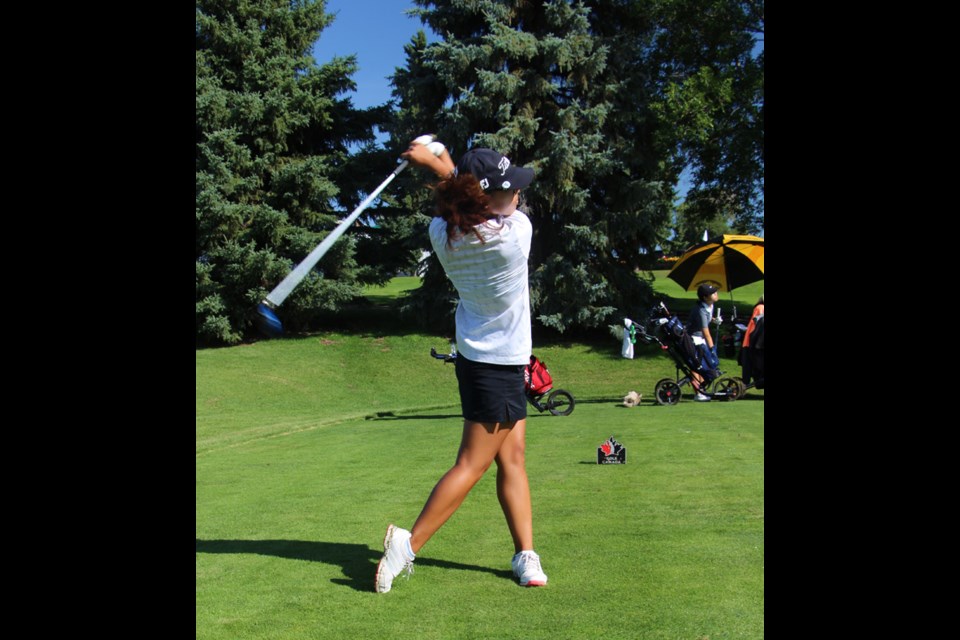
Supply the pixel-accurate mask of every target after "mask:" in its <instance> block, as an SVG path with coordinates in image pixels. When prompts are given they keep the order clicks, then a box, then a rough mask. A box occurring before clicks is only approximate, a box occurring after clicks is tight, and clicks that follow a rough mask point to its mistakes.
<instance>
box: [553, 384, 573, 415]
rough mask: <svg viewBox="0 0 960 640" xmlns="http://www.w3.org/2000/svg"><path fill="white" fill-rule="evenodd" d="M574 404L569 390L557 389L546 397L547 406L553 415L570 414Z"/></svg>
mask: <svg viewBox="0 0 960 640" xmlns="http://www.w3.org/2000/svg"><path fill="white" fill-rule="evenodd" d="M576 404H577V403H576V401H575V400H574V399H573V396H572V395H571V394H570V392H569V391H564V390H563V389H557V390H556V391H554V392H553V393H551V394H550V395H549V396H548V397H547V408H548V409H550V413H552V414H553V415H555V416H568V415H570V414H571V413H573V407H574V406H576Z"/></svg>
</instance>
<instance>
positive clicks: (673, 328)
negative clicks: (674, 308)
mask: <svg viewBox="0 0 960 640" xmlns="http://www.w3.org/2000/svg"><path fill="white" fill-rule="evenodd" d="M660 332H661V335H663V336H664V338H666V340H667V342H668V343H670V344H671V346H673V348H674V349H675V352H676V355H677V356H679V357H681V358H682V359H683V361H684V363H685V364H686V365H687V367H689V368H690V369H691V370H692V371H696V372H697V373H699V374H700V375H702V376H703V378H704V380H705V381H706V382H710V381H712V380H714V379H715V378H716V377H717V376H719V375H720V371H719V370H718V369H717V367H718V366H719V362H717V361H715V360H714V356H713V353H712V352H711V351H710V349H709V348H708V347H707V345H706V344H701V345H699V346H697V345H695V344H694V343H693V338H692V337H691V336H690V334H689V333H687V328H686V327H685V326H684V324H683V322H682V321H681V320H680V317H679V316H673V317H671V318H670V319H669V320H668V321H667V322H666V323H665V324H663V325H662V326H661V327H660ZM671 355H673V354H671ZM674 359H675V360H676V358H674ZM678 364H679V363H678Z"/></svg>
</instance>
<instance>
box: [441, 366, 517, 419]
mask: <svg viewBox="0 0 960 640" xmlns="http://www.w3.org/2000/svg"><path fill="white" fill-rule="evenodd" d="M456 366H457V384H458V385H459V387H460V407H461V409H462V410H463V418H464V419H465V420H470V421H471V422H514V421H516V420H522V419H523V418H526V417H527V396H526V394H525V393H524V389H523V386H524V383H523V370H524V368H525V365H522V364H490V363H487V362H474V361H473V360H467V359H466V358H464V357H463V354H458V355H457V363H456Z"/></svg>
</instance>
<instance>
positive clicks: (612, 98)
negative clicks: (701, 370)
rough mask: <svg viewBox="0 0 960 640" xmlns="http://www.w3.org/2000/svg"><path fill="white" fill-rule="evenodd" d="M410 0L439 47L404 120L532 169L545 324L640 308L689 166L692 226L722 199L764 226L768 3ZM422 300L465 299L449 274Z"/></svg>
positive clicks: (588, 320)
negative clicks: (454, 295)
mask: <svg viewBox="0 0 960 640" xmlns="http://www.w3.org/2000/svg"><path fill="white" fill-rule="evenodd" d="M414 1H415V2H416V4H417V5H419V6H420V7H421V9H420V10H418V13H419V15H420V16H421V19H422V20H424V21H425V22H426V23H427V24H429V25H430V26H431V27H432V28H433V30H434V31H435V32H437V33H439V34H441V35H442V37H443V41H442V42H437V43H434V44H432V45H429V46H421V47H419V48H417V47H414V48H413V49H412V50H409V51H408V65H412V66H409V67H408V71H410V73H398V74H397V75H396V76H395V77H394V83H395V85H396V87H397V91H396V95H397V97H398V99H399V107H400V110H399V112H398V122H400V123H402V122H404V121H405V119H406V121H409V120H416V121H417V122H418V124H419V125H420V126H429V123H430V122H431V121H432V123H433V128H434V129H436V132H437V133H438V134H440V138H441V140H443V141H444V142H445V143H447V145H448V146H449V147H451V151H452V152H454V158H455V159H456V158H457V157H458V155H459V154H462V153H463V152H464V151H465V150H466V149H467V148H468V147H470V146H487V147H492V148H494V149H497V150H499V151H501V152H503V153H505V154H506V155H508V156H509V157H510V158H511V160H513V161H514V162H516V163H518V164H522V165H525V166H531V167H533V168H534V169H535V170H536V173H537V177H536V180H535V181H534V183H533V185H532V186H531V187H530V188H529V189H528V190H527V191H526V193H525V195H526V198H527V204H528V211H529V213H530V216H531V220H532V222H533V225H534V238H533V247H532V251H531V303H532V305H533V314H534V317H535V318H536V319H537V320H538V321H539V323H540V324H542V325H544V326H547V327H551V328H553V329H555V330H557V331H561V332H562V331H567V330H570V329H575V328H576V329H589V328H593V327H598V326H602V325H603V324H604V323H606V322H608V321H609V320H610V319H611V318H614V317H617V315H618V314H622V315H629V316H633V317H638V316H640V315H642V314H643V312H644V311H645V309H646V308H647V305H648V304H649V301H650V298H651V290H650V287H649V285H648V284H647V282H646V281H645V280H644V279H642V278H639V277H638V271H640V270H643V269H648V268H651V267H652V266H653V261H654V255H655V253H654V250H655V248H656V247H657V245H658V244H661V243H663V242H665V241H666V238H667V237H668V236H669V234H670V232H671V221H672V219H673V214H674V210H675V199H676V185H677V182H678V179H679V176H680V174H681V172H682V171H683V169H684V168H685V167H686V166H688V165H689V166H691V167H692V169H693V171H694V176H695V186H694V189H693V190H692V192H691V194H688V202H689V204H688V206H687V207H686V209H687V210H688V211H689V212H691V213H688V214H687V216H688V217H689V218H690V220H689V223H690V224H691V225H694V224H697V222H698V221H697V216H698V215H702V216H704V218H707V217H709V218H710V219H714V218H716V217H717V216H718V215H720V214H718V213H717V212H716V211H714V210H712V209H710V205H716V203H724V204H725V205H727V206H728V207H729V210H726V211H724V212H723V214H722V216H721V217H726V216H727V214H728V213H729V214H731V215H732V216H733V219H735V220H736V222H737V224H739V225H740V226H741V227H743V230H745V231H746V230H749V227H750V226H751V225H755V224H756V223H757V219H756V211H757V208H758V202H759V206H761V207H762V191H761V185H762V164H763V163H762V125H763V123H762V78H763V63H762V57H761V58H760V59H759V60H754V59H753V58H752V57H751V56H750V50H751V47H752V42H753V37H754V35H755V34H756V33H757V32H762V10H763V5H762V1H761V2H741V1H737V0H709V2H706V3H705V2H700V1H699V0H697V1H694V0H645V1H642V0H591V1H590V2H587V3H585V2H583V1H580V0H576V1H574V0H547V1H545V2H540V1H537V2H534V1H531V0H414ZM411 54H415V56H414V57H415V59H413V58H411V57H410V55H411ZM418 119H419V120H418ZM409 133H412V132H409V131H404V132H395V135H402V136H406V137H405V139H406V140H409V139H410V137H412V136H409ZM758 194H759V200H758ZM431 271H433V269H431ZM420 295H421V296H422V297H423V298H424V299H423V300H420V301H419V307H418V308H419V309H421V311H422V310H426V309H430V308H434V309H437V308H439V309H452V306H451V305H450V304H449V303H448V301H449V300H450V297H451V296H450V290H449V285H448V284H447V283H446V282H445V281H444V280H443V279H442V278H439V277H437V278H432V279H428V280H426V281H425V285H424V288H423V291H421V292H420ZM431 300H432V301H433V304H432V306H431V304H430V301H431ZM421 317H423V314H421ZM450 326H452V323H450Z"/></svg>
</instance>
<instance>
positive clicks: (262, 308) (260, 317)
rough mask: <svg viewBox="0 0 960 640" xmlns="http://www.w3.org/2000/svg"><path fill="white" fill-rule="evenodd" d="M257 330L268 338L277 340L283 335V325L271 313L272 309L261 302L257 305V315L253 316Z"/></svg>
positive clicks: (275, 315)
mask: <svg viewBox="0 0 960 640" xmlns="http://www.w3.org/2000/svg"><path fill="white" fill-rule="evenodd" d="M254 324H256V326H257V330H259V331H260V333H262V334H263V335H265V336H266V337H268V338H279V337H280V336H282V335H283V323H281V322H280V318H278V317H277V314H275V313H274V312H273V309H271V308H270V307H268V306H267V305H266V304H264V303H263V302H261V303H260V304H258V305H257V315H256V316H254Z"/></svg>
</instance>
